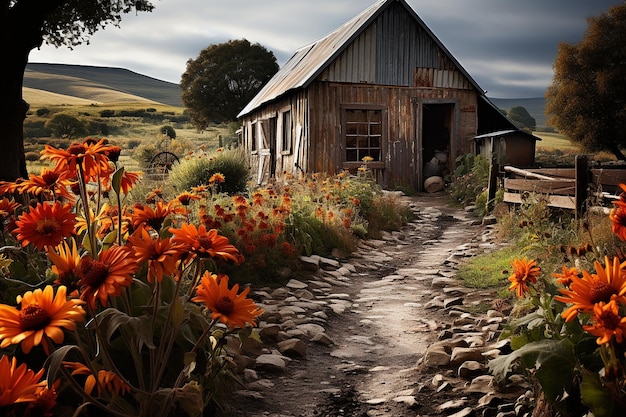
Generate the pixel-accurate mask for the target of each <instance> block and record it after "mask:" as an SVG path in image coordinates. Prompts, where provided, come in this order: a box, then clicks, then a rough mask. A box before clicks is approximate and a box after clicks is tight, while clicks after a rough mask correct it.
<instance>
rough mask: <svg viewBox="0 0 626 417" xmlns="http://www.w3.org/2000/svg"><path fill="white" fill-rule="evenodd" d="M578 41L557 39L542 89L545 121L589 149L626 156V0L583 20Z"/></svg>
mask: <svg viewBox="0 0 626 417" xmlns="http://www.w3.org/2000/svg"><path fill="white" fill-rule="evenodd" d="M587 25H588V26H587V31H586V32H585V35H584V37H583V39H582V41H581V42H580V43H579V44H577V45H570V44H567V43H561V44H560V45H559V49H558V53H557V56H556V60H555V63H554V78H553V81H552V85H551V86H550V87H548V89H547V90H546V99H547V102H546V115H547V116H548V123H550V124H552V125H553V126H555V127H556V128H558V129H559V131H561V132H562V133H564V134H565V135H567V136H569V138H570V139H571V140H572V141H574V142H577V143H579V144H580V145H582V147H583V148H584V149H585V150H586V151H588V152H596V151H603V150H606V151H609V152H611V153H613V154H614V155H615V157H616V158H617V159H619V160H626V156H625V155H624V153H623V152H622V151H621V149H620V147H623V146H624V145H626V130H625V129H626V76H625V75H624V65H625V63H626V43H624V39H626V4H621V5H618V6H614V7H612V8H610V9H609V10H608V12H606V13H603V14H601V15H600V16H599V17H596V18H589V19H588V20H587Z"/></svg>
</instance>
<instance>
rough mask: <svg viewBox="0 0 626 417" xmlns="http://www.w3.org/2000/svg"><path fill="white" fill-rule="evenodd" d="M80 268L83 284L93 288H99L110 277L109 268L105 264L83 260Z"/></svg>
mask: <svg viewBox="0 0 626 417" xmlns="http://www.w3.org/2000/svg"><path fill="white" fill-rule="evenodd" d="M78 267H79V270H80V275H81V276H82V278H83V284H84V285H87V286H89V287H92V288H95V287H99V286H100V285H101V284H102V283H103V282H104V280H105V279H106V277H107V276H108V275H109V268H107V266H106V265H105V264H103V263H102V262H100V261H92V260H91V259H89V258H83V259H82V260H81V261H80V264H79V266H78Z"/></svg>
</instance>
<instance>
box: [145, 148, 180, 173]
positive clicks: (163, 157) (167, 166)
mask: <svg viewBox="0 0 626 417" xmlns="http://www.w3.org/2000/svg"><path fill="white" fill-rule="evenodd" d="M175 162H178V157H177V156H176V155H174V154H173V153H171V152H167V151H165V152H159V153H158V154H156V155H154V156H153V157H152V159H151V160H150V168H151V171H152V172H153V173H155V174H167V173H168V172H170V170H171V169H172V165H174V163H175Z"/></svg>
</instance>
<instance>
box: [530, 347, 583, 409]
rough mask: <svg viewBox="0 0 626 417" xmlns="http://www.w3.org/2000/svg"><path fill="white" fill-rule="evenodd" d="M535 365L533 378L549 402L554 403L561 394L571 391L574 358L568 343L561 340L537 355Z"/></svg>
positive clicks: (574, 366) (574, 365) (574, 364)
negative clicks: (537, 381)
mask: <svg viewBox="0 0 626 417" xmlns="http://www.w3.org/2000/svg"><path fill="white" fill-rule="evenodd" d="M536 363H537V372H536V373H535V376H536V377H537V379H538V380H539V383H540V384H541V388H542V389H543V392H544V394H545V395H546V398H547V399H548V400H549V401H550V402H555V401H556V400H557V398H559V397H561V396H562V395H563V392H565V391H571V389H572V386H573V380H574V370H575V368H576V358H575V357H574V352H573V346H572V344H571V343H570V342H569V341H567V340H561V341H559V342H557V343H555V344H554V345H552V349H550V350H547V351H545V352H542V353H540V354H539V356H538V357H537V360H536Z"/></svg>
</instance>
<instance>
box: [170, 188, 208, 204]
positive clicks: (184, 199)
mask: <svg viewBox="0 0 626 417" xmlns="http://www.w3.org/2000/svg"><path fill="white" fill-rule="evenodd" d="M201 198H202V197H200V196H199V195H197V194H192V193H190V192H187V191H185V192H184V193H180V194H178V196H176V199H177V200H178V201H180V204H182V205H183V206H188V205H189V204H190V203H191V201H192V200H200V199H201Z"/></svg>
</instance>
